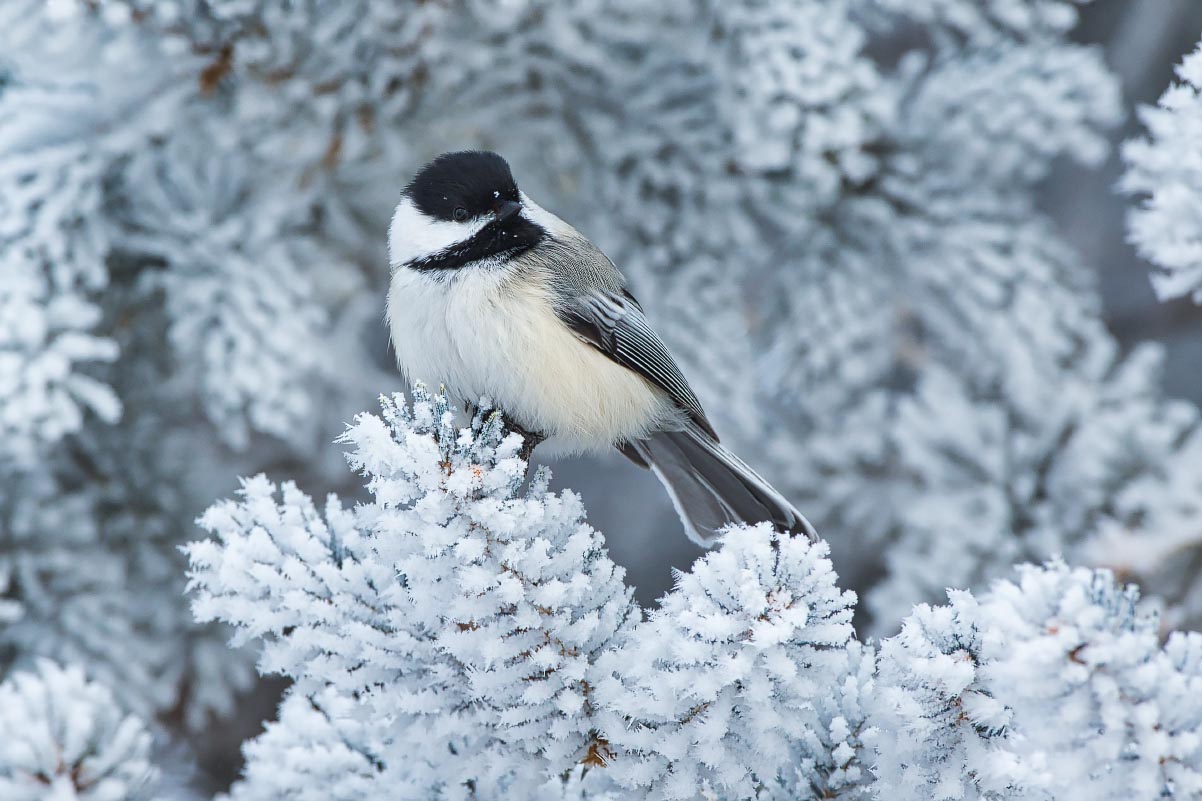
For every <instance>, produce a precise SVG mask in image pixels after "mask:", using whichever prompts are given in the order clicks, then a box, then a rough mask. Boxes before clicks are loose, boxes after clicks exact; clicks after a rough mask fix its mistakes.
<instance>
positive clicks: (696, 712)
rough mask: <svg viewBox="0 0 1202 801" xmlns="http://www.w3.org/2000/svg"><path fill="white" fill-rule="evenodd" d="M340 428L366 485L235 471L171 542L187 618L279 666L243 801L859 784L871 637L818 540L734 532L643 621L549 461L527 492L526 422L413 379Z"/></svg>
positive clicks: (741, 790) (806, 791) (843, 789)
mask: <svg viewBox="0 0 1202 801" xmlns="http://www.w3.org/2000/svg"><path fill="white" fill-rule="evenodd" d="M344 440H345V441H346V442H347V443H348V444H350V445H351V446H352V448H353V449H352V451H351V453H350V454H349V459H350V462H351V464H352V465H354V466H355V467H356V469H358V470H359V471H360V472H361V473H362V474H363V475H364V477H365V478H366V479H367V482H368V483H367V486H368V489H369V490H370V491H371V493H372V496H373V500H372V502H371V503H368V504H364V505H360V506H358V507H356V508H354V509H350V510H348V509H345V508H343V507H342V506H341V505H340V504H339V503H338V501H337V500H336V499H334V498H331V499H330V501H329V502H328V503H327V505H326V511H325V514H324V515H322V514H320V513H319V512H318V511H317V508H316V507H315V506H314V504H313V503H312V501H310V500H309V499H308V498H307V497H306V496H304V495H303V494H302V493H301V492H300V491H299V490H297V489H296V487H295V486H293V485H291V484H285V485H284V486H283V488H282V489H281V490H277V488H276V487H275V486H274V485H272V484H271V483H270V482H268V481H267V480H266V479H264V478H261V477H260V478H256V479H252V480H250V481H248V482H246V483H245V484H244V486H243V489H242V491H241V498H240V500H238V501H233V502H224V503H221V504H218V505H216V506H214V507H213V508H212V509H210V510H209V512H207V513H206V514H205V516H204V517H203V518H202V521H201V522H202V525H203V526H204V527H205V528H206V529H207V530H208V531H209V532H210V533H211V534H212V535H213V539H210V540H206V541H202V542H197V543H194V544H192V545H191V546H189V549H188V550H189V556H190V559H191V562H192V572H191V578H192V587H193V590H194V592H195V607H194V608H195V610H196V613H197V615H198V616H199V617H200V618H201V619H203V620H221V621H224V622H226V623H230V624H232V625H234V626H235V627H237V629H238V632H239V633H238V638H239V639H240V640H249V639H255V640H258V641H260V642H261V644H262V655H261V657H260V669H261V670H263V671H265V672H277V673H282V674H284V675H287V676H289V677H291V678H293V679H294V680H295V683H294V685H293V687H292V688H291V690H290V691H289V696H288V698H287V699H286V700H285V701H284V704H283V706H282V708H281V719H280V722H279V723H277V724H276V725H274V726H272V727H271V728H269V730H268V731H267V733H266V734H264V735H263V736H262V737H261V738H259V740H257V741H255V742H254V743H253V744H252V745H250V746H248V749H247V754H248V757H249V758H250V760H251V761H250V764H249V766H248V768H247V772H246V777H245V779H244V780H243V782H241V783H240V784H239V785H238V786H237V787H236V788H235V790H234V791H233V792H234V797H235V798H238V799H247V800H248V801H249V800H250V799H266V798H270V797H278V795H279V794H280V793H284V794H291V793H299V794H301V795H298V796H297V797H309V796H304V795H303V793H304V792H307V791H306V790H305V788H306V787H316V786H320V787H328V788H333V789H332V792H334V796H333V797H344V794H352V795H353V794H354V793H360V792H365V791H367V790H370V792H368V795H367V796H366V797H376V796H380V797H384V796H382V795H380V794H382V793H385V792H386V790H385V788H388V789H387V792H394V791H398V789H397V788H405V791H406V792H409V793H410V794H413V795H415V796H421V797H428V796H429V795H430V794H431V793H442V794H445V795H447V796H448V797H459V796H460V795H462V794H467V793H474V796H473V797H478V798H493V797H513V796H515V795H516V796H521V797H534V796H533V795H531V794H533V793H535V792H553V793H557V794H559V797H567V795H565V794H568V795H570V794H571V793H573V792H581V793H584V792H587V793H589V794H590V797H593V795H592V794H596V793H601V792H605V791H607V788H611V787H615V786H622V787H625V788H627V792H629V791H637V792H640V793H641V794H645V795H646V796H647V797H648V798H692V797H693V795H694V794H695V791H696V788H698V787H701V786H703V785H704V786H709V787H712V788H713V789H714V791H715V792H719V793H722V794H724V795H723V797H730V798H753V797H756V793H757V792H759V790H757V788H762V787H773V788H776V791H778V792H780V793H786V794H789V793H798V794H800V797H809V796H810V795H811V794H814V793H818V792H823V793H830V794H834V795H838V794H841V793H855V792H858V791H859V789H860V788H862V787H863V786H864V785H865V784H866V783H867V779H868V773H867V769H866V767H865V765H864V763H863V758H862V750H863V742H862V739H861V738H862V735H863V727H864V723H863V716H864V709H865V707H864V697H865V695H866V693H867V692H868V691H869V688H870V687H871V662H872V657H871V651H870V650H869V651H865V650H864V649H863V648H862V647H861V646H859V645H858V644H857V643H855V642H854V640H852V631H851V624H850V621H851V612H852V604H853V603H854V596H852V594H851V593H847V592H843V591H840V590H839V589H838V588H837V587H836V586H835V575H834V572H833V571H832V569H831V566H830V562H829V561H828V560H827V558H826V551H825V546H822V545H811V544H809V543H808V542H807V541H806V540H804V539H788V538H781V536H780V535H778V534H776V533H774V532H772V531H771V530H770V529H769V528H768V527H766V526H758V527H754V528H745V529H737V530H734V531H732V532H731V533H730V542H729V543H728V545H727V547H726V548H725V549H724V550H722V551H719V552H716V553H713V554H709V555H707V556H706V557H705V558H704V559H703V560H702V561H700V562H699V563H698V564H697V565H696V566H695V568H694V572H692V573H688V574H682V575H681V576H680V582H679V586H678V587H677V588H676V589H675V590H673V592H672V593H670V594H669V595H668V596H667V597H666V598H665V599H664V602H663V605H662V607H661V609H660V610H658V611H656V612H655V613H653V614H652V615H651V617H650V618H649V619H647V620H642V615H641V613H640V611H639V609H638V607H637V606H636V605H634V604H633V602H632V601H631V593H630V590H629V589H628V588H627V587H626V586H625V585H624V582H623V572H622V570H621V569H620V568H618V567H616V566H615V565H614V564H613V563H612V562H611V561H610V560H609V557H608V556H607V555H606V552H605V549H604V547H603V543H602V540H601V536H600V534H598V533H597V532H596V531H595V530H593V529H592V528H590V527H589V526H588V525H587V524H586V523H584V521H583V510H582V509H581V507H580V502H579V499H578V498H577V497H576V496H574V495H572V494H571V493H569V492H565V493H561V494H554V493H550V492H548V491H547V489H546V481H547V476H546V474H545V473H540V474H539V475H536V476H535V478H534V479H533V480H532V482H531V485H530V486H529V487H527V488H525V489H522V486H521V485H522V480H523V477H524V476H525V464H524V463H523V462H522V461H521V460H520V459H518V458H517V453H518V449H519V447H520V438H519V437H518V436H516V435H513V434H509V435H506V433H505V431H504V429H503V427H502V421H501V418H500V416H499V415H497V414H490V413H488V412H487V411H481V412H478V413H477V414H476V415H475V417H474V419H473V421H472V424H471V426H470V427H469V428H465V429H462V430H457V429H456V428H455V426H454V422H453V415H452V413H451V411H450V409H449V408H448V406H447V401H446V399H445V398H443V397H442V396H439V395H430V394H429V393H427V392H426V391H425V390H423V389H421V388H420V387H419V388H418V389H417V390H415V392H414V399H413V403H412V405H411V406H409V405H407V404H406V403H405V402H404V400H403V399H402V398H399V397H397V398H394V399H385V400H384V401H383V414H382V416H381V417H377V416H374V415H361V416H360V417H359V418H357V420H356V422H355V424H354V425H353V426H351V427H350V428H349V429H348V431H347V433H346V435H345V437H344ZM305 721H308V723H305ZM298 727H303V728H298ZM310 752H312V753H313V756H314V758H313V759H309V758H304V757H297V756H296V755H297V754H308V753H310ZM260 760H262V764H260ZM277 763H282V764H284V765H285V769H284V770H282V771H281V770H275V769H274V766H275V765H276V764H277ZM690 788H693V789H690ZM313 797H316V796H313ZM345 797H352V796H350V795H348V796H345Z"/></svg>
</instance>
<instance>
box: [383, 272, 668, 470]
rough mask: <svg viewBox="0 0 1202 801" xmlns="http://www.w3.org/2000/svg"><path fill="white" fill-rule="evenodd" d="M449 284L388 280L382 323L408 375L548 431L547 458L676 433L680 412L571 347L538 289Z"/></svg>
mask: <svg viewBox="0 0 1202 801" xmlns="http://www.w3.org/2000/svg"><path fill="white" fill-rule="evenodd" d="M443 280H444V281H446V280H447V279H446V278H443ZM449 280H450V284H451V285H450V286H448V285H446V284H443V285H441V286H438V285H435V283H434V282H433V281H432V279H431V278H430V277H428V276H424V275H421V274H417V273H413V274H410V275H407V276H398V277H397V279H394V282H393V287H392V291H390V293H389V320H390V324H391V328H392V334H393V341H394V345H395V347H396V351H397V358H398V361H399V362H400V364H401V367H402V369H403V370H404V371H405V372H406V373H407V374H408V375H409V376H410V378H411V379H414V380H423V381H426V382H427V383H428V384H431V385H437V384H439V383H442V384H445V385H446V386H447V388H448V390H450V391H451V392H453V393H454V394H456V395H458V396H460V397H462V398H464V399H467V400H472V399H475V398H479V397H480V396H485V395H486V396H488V397H491V398H492V399H493V401H494V402H495V403H496V405H497V406H498V407H499V408H500V409H502V410H503V411H504V412H505V413H507V414H508V415H509V416H510V417H512V418H513V419H514V420H516V421H517V422H518V423H519V424H520V425H522V426H523V427H525V428H527V429H529V430H531V431H539V432H542V433H545V434H547V435H548V436H549V437H550V439H549V440H548V442H547V444H546V445H545V446H544V448H545V449H546V450H548V451H551V452H558V453H568V452H579V451H588V450H602V449H606V448H609V447H611V446H612V445H614V444H615V443H617V442H621V441H624V440H629V439H638V438H641V437H643V436H644V435H646V434H647V433H649V432H650V431H653V430H656V429H658V428H661V427H666V426H667V427H675V425H674V421H675V420H676V418H678V417H679V412H677V411H676V410H675V407H674V406H673V405H672V403H671V402H670V401H669V400H668V399H667V397H666V396H665V395H664V393H662V392H661V391H660V390H659V389H657V388H656V387H654V386H653V385H651V384H650V383H649V382H648V381H647V380H646V379H644V378H643V377H642V376H640V375H638V374H637V373H635V372H633V371H631V370H628V369H626V368H625V367H622V366H621V365H618V364H616V363H615V362H613V361H611V360H610V359H609V358H607V357H606V356H605V355H603V354H602V353H600V352H599V351H597V350H596V349H595V348H593V347H591V346H590V345H588V344H586V343H584V342H582V341H580V340H579V339H578V338H577V337H576V335H575V334H573V333H572V331H571V330H570V329H569V328H568V327H567V326H566V325H564V324H563V323H562V322H561V321H560V320H559V318H558V317H556V315H555V313H554V311H553V308H552V305H551V301H550V297H549V295H548V294H547V292H546V291H544V290H542V289H540V288H539V287H540V285H539V284H538V283H535V282H530V281H519V280H517V279H515V277H514V275H513V274H512V273H509V272H508V271H505V270H497V271H492V272H489V271H475V270H474V271H472V272H471V273H464V274H462V275H459V276H454V277H451V278H450V279H449Z"/></svg>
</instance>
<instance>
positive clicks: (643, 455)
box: [624, 423, 817, 548]
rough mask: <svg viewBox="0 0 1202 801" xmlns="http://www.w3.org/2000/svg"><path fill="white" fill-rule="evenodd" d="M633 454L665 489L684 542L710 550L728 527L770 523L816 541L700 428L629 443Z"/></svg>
mask: <svg viewBox="0 0 1202 801" xmlns="http://www.w3.org/2000/svg"><path fill="white" fill-rule="evenodd" d="M624 451H625V452H626V453H627V454H628V455H630V456H631V457H632V458H633V456H634V454H631V453H630V451H634V453H635V454H637V455H638V456H639V459H638V460H637V461H641V462H643V463H644V464H645V465H646V466H647V467H650V468H651V470H652V471H653V472H654V473H655V475H656V476H658V477H659V480H660V481H662V482H663V484H664V486H665V487H666V488H667V489H668V495H670V496H671V498H672V504H673V505H674V506H675V507H676V513H677V514H679V515H680V519H681V522H683V523H684V527H685V533H687V534H688V535H689V539H691V540H693V541H694V542H696V543H697V544H699V545H702V546H705V547H707V548H708V547H710V546H712V545H714V544H715V543H716V542H717V541H718V539H719V537H720V529H722V527H723V526H726V525H728V524H731V523H760V522H763V521H767V522H770V523H772V524H773V525H774V526H776V528H777V529H778V530H780V531H784V532H788V533H794V534H805V535H806V536H808V537H809V538H810V539H816V537H817V535H816V534H815V533H814V528H813V526H811V525H810V523H809V521H808V520H806V519H805V517H803V516H802V514H801V512H799V511H797V510H796V509H795V508H793V505H792V504H790V503H789V502H788V501H786V500H785V499H784V497H783V496H782V495H781V494H780V493H779V492H777V491H776V490H775V489H773V488H772V485H771V484H769V483H768V482H767V481H765V480H764V479H762V478H760V476H759V475H758V474H757V473H756V472H755V471H754V470H752V469H751V468H750V467H748V466H747V465H746V464H744V463H743V460H742V459H740V458H739V457H737V456H735V455H734V454H733V453H731V452H730V451H728V450H727V449H726V448H724V447H722V445H721V444H719V443H718V441H717V440H715V439H714V438H713V437H712V436H710V435H709V434H708V433H706V432H705V431H703V430H702V429H701V428H700V427H698V426H696V425H693V424H691V423H690V424H689V427H688V428H686V429H684V430H683V431H663V432H660V433H658V434H653V435H652V436H650V437H648V438H647V439H644V440H639V441H637V442H631V443H629V444H628V445H626V446H625V448H624Z"/></svg>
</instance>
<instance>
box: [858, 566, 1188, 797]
mask: <svg viewBox="0 0 1202 801" xmlns="http://www.w3.org/2000/svg"><path fill="white" fill-rule="evenodd" d="M1138 598H1139V596H1138V592H1137V591H1136V590H1135V588H1134V587H1122V586H1120V585H1117V584H1116V583H1115V581H1114V579H1113V577H1112V576H1111V575H1110V574H1109V573H1108V572H1106V571H1090V570H1085V569H1070V568H1069V567H1067V566H1065V565H1064V564H1063V563H1061V562H1053V563H1050V564H1049V565H1047V566H1046V567H1034V566H1030V565H1028V566H1025V567H1022V568H1020V569H1019V571H1018V576H1017V578H1016V579H1015V580H1012V581H1011V580H1007V581H999V582H997V583H996V584H994V585H993V587H992V588H991V589H990V590H989V591H988V592H986V593H984V594H983V595H982V596H981V597H980V598H974V597H973V596H972V595H971V594H970V593H967V592H962V591H953V592H951V593H950V598H949V601H950V602H949V603H948V605H946V606H939V607H930V606H926V605H921V606H919V607H918V608H916V609H915V611H914V612H913V614H912V615H911V616H910V617H908V618H907V619H906V621H905V623H904V624H903V626H902V630H901V633H900V634H898V635H896V636H895V637H891V638H890V639H887V640H885V641H884V642H883V643H882V645H881V653H880V662H879V675H878V677H877V680H876V687H877V693H878V696H877V698H876V701H875V706H874V712H873V714H872V716H871V718H870V719H871V722H872V723H873V725H874V726H875V736H876V739H875V743H876V744H877V763H876V768H875V770H876V774H877V786H878V789H879V792H878V796H879V797H881V798H886V797H888V798H894V799H898V800H899V801H908V799H914V800H915V801H917V800H918V799H932V798H934V799H952V798H957V799H959V798H980V799H985V798H990V799H1020V798H1023V799H1027V798H1048V799H1051V798H1055V799H1065V800H1066V801H1074V800H1075V799H1080V801H1086V800H1087V799H1089V800H1090V801H1093V800H1094V799H1115V801H1118V800H1119V799H1124V800H1126V799H1148V800H1149V801H1151V799H1167V798H1173V799H1186V798H1194V797H1197V795H1198V793H1200V792H1202V707H1200V706H1199V704H1198V701H1197V699H1198V698H1199V692H1200V691H1202V638H1199V637H1198V636H1197V635H1196V634H1184V635H1182V634H1174V635H1172V636H1171V637H1170V638H1169V640H1168V642H1167V643H1166V644H1164V645H1163V646H1162V645H1161V644H1160V640H1159V632H1158V625H1157V620H1156V618H1155V616H1151V615H1147V614H1144V613H1141V612H1140V611H1139V606H1138V605H1137V601H1138Z"/></svg>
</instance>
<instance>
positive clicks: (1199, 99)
mask: <svg viewBox="0 0 1202 801" xmlns="http://www.w3.org/2000/svg"><path fill="white" fill-rule="evenodd" d="M1177 77H1178V78H1179V79H1180V83H1177V84H1174V85H1173V86H1171V87H1169V88H1168V89H1167V90H1166V91H1165V93H1164V94H1163V95H1161V97H1160V101H1159V102H1158V103H1157V104H1156V106H1152V107H1147V108H1143V109H1140V114H1139V117H1140V120H1141V121H1142V122H1143V124H1144V127H1146V128H1147V135H1146V136H1144V137H1141V138H1139V139H1133V140H1131V141H1129V142H1127V143H1126V145H1124V147H1123V158H1124V159H1125V160H1126V162H1127V173H1126V175H1125V176H1124V177H1123V184H1122V185H1123V188H1124V189H1125V190H1126V191H1127V192H1129V193H1131V194H1132V195H1135V196H1136V197H1138V198H1139V201H1140V202H1139V205H1137V206H1136V207H1135V208H1133V209H1132V210H1131V213H1130V215H1129V217H1128V226H1129V229H1130V234H1131V241H1132V242H1134V243H1135V246H1136V248H1138V249H1139V253H1140V255H1141V256H1143V257H1144V258H1145V259H1147V260H1148V261H1150V262H1152V264H1153V265H1155V266H1156V272H1155V273H1153V275H1152V287H1153V288H1154V289H1155V290H1156V294H1157V295H1158V296H1159V297H1160V298H1161V300H1167V299H1169V298H1177V297H1182V296H1185V295H1190V296H1191V297H1193V299H1194V302H1196V303H1202V223H1200V222H1199V220H1200V219H1202V145H1199V142H1202V49H1199V50H1195V51H1194V52H1193V53H1191V54H1190V55H1188V56H1186V57H1185V59H1184V60H1183V61H1182V62H1181V64H1179V65H1178V66H1177Z"/></svg>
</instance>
